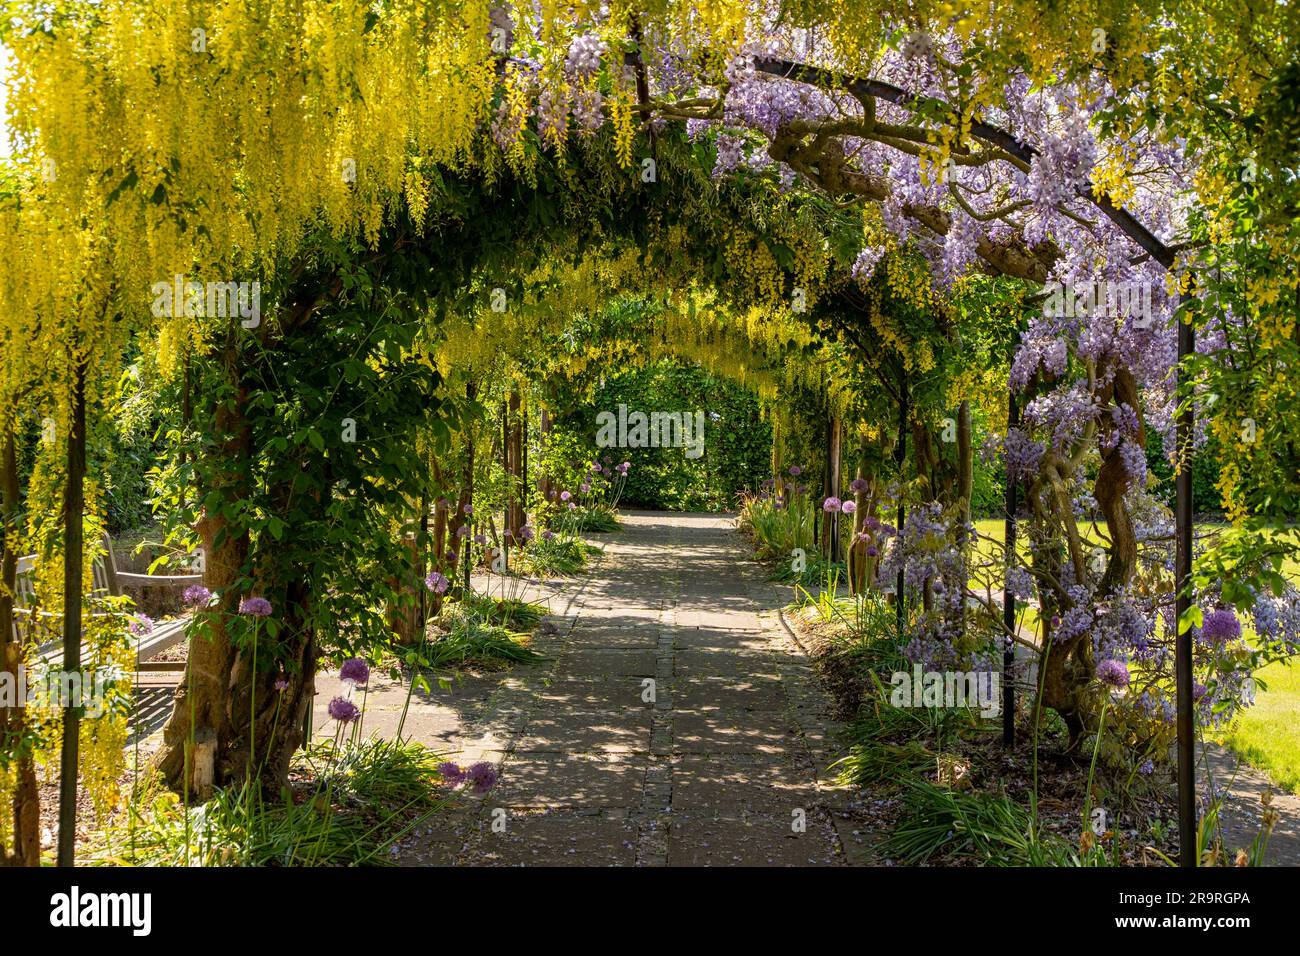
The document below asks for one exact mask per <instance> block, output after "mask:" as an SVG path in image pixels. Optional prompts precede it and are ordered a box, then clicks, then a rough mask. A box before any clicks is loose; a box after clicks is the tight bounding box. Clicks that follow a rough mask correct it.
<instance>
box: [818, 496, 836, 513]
mask: <svg viewBox="0 0 1300 956" xmlns="http://www.w3.org/2000/svg"><path fill="white" fill-rule="evenodd" d="M839 510H840V499H839V498H836V497H835V496H834V495H832V496H831V497H829V498H827V499H826V500H825V501H823V502H822V511H825V512H826V513H827V514H830V513H832V512H834V511H839Z"/></svg>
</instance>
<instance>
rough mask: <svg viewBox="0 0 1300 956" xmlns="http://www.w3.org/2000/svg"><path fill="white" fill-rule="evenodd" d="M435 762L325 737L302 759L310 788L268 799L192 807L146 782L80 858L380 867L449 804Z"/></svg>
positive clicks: (412, 752) (224, 797) (417, 752)
mask: <svg viewBox="0 0 1300 956" xmlns="http://www.w3.org/2000/svg"><path fill="white" fill-rule="evenodd" d="M438 762H439V755H438V754H437V753H436V752H434V751H432V750H429V749H427V748H425V747H424V746H422V745H421V744H417V743H410V742H403V741H383V740H378V739H373V740H369V741H366V742H364V743H361V744H359V745H357V746H356V747H347V748H344V749H341V750H339V749H336V748H335V746H334V745H333V744H321V745H318V746H316V747H313V748H312V749H310V750H308V751H302V752H300V753H299V754H298V756H297V758H296V770H297V771H298V772H299V773H302V774H307V775H310V777H311V778H312V784H311V786H310V788H309V789H307V790H306V791H305V792H298V793H292V792H290V791H286V792H285V793H284V794H282V795H281V798H282V799H281V800H279V801H271V800H268V799H265V798H264V797H263V796H262V795H261V793H260V792H258V791H257V789H256V788H254V787H249V786H245V787H242V788H240V789H238V790H233V789H228V790H218V791H216V793H215V794H214V795H213V797H212V799H211V800H209V801H208V802H207V803H205V804H203V805H201V806H196V807H189V808H186V807H185V806H184V804H182V803H181V801H180V800H179V798H177V796H176V795H175V794H173V793H171V792H170V791H167V790H164V789H163V788H162V787H161V786H160V785H159V784H158V783H157V782H147V783H145V784H144V785H142V786H141V787H139V788H138V789H137V791H136V792H135V793H134V794H133V796H132V799H131V801H130V803H129V804H128V805H127V808H126V811H125V815H124V816H123V818H121V819H119V820H116V821H114V822H113V823H112V824H110V825H109V826H107V827H103V828H100V829H99V830H97V831H96V833H95V835H94V840H93V844H92V846H91V847H90V848H89V849H88V850H87V851H86V852H85V854H84V855H83V857H82V858H83V859H84V860H85V862H87V863H89V864H91V865H99V866H123V865H129V866H375V865H384V864H386V863H389V862H390V861H391V856H390V854H389V848H390V847H391V846H392V845H393V843H394V842H395V841H396V840H398V839H399V838H401V837H402V836H404V835H405V834H406V833H409V832H410V831H411V830H412V829H413V828H414V827H415V826H417V825H419V824H420V823H422V822H423V821H424V820H426V819H428V817H429V816H430V815H432V814H435V813H437V812H438V811H439V810H441V809H442V808H443V807H445V806H446V799H445V796H444V795H443V793H442V792H441V791H440V790H439V788H438V785H439V776H438V771H437V766H438Z"/></svg>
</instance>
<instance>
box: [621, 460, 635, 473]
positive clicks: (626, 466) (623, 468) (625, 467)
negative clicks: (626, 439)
mask: <svg viewBox="0 0 1300 956" xmlns="http://www.w3.org/2000/svg"><path fill="white" fill-rule="evenodd" d="M631 467H632V463H631V462H630V461H625V462H621V463H620V464H619V466H618V473H619V474H620V475H624V476H626V475H627V470H628V469H629V468H631Z"/></svg>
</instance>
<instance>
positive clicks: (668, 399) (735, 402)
mask: <svg viewBox="0 0 1300 956" xmlns="http://www.w3.org/2000/svg"><path fill="white" fill-rule="evenodd" d="M620 404H624V405H626V406H627V407H628V410H629V412H631V411H643V412H645V413H646V414H649V413H650V412H652V411H659V412H684V413H686V414H689V415H694V413H695V412H696V411H702V412H704V445H703V455H702V456H700V457H698V458H690V457H687V455H686V449H683V448H610V449H608V450H602V449H598V448H597V447H596V443H595V439H596V415H597V414H598V413H599V412H602V411H610V412H614V413H615V414H617V412H618V406H619V405H620ZM557 426H558V427H559V428H560V429H561V430H563V431H564V432H565V433H566V434H567V436H568V438H567V439H566V441H567V444H566V447H568V448H575V447H581V448H582V449H584V451H583V455H582V457H583V458H584V459H585V460H589V461H590V460H599V461H602V462H605V463H612V464H618V463H619V462H620V461H630V462H631V465H632V467H631V469H630V470H629V472H628V478H627V486H626V488H625V490H624V492H623V500H624V502H625V503H626V504H627V505H629V506H631V507H638V508H651V509H661V510H670V511H719V510H729V509H731V508H733V507H735V504H736V500H737V496H738V495H739V493H740V492H741V491H742V490H744V489H746V488H754V487H757V485H758V484H759V482H761V481H762V480H763V477H764V476H765V475H766V474H767V471H768V468H769V459H770V457H771V445H772V431H771V426H770V425H769V424H768V423H767V422H765V421H763V419H762V414H761V410H760V406H759V402H758V399H757V398H756V397H755V396H754V395H753V393H752V392H750V391H749V390H748V389H745V388H743V387H741V386H739V385H735V384H733V383H731V382H728V381H726V380H724V379H722V378H719V377H718V376H715V375H712V374H710V373H708V372H706V371H705V370H703V369H702V368H700V367H699V366H697V365H694V364H692V363H689V362H684V361H672V360H668V359H663V360H660V361H657V362H654V363H651V364H649V365H647V366H645V367H644V368H638V369H634V370H632V371H629V372H625V373H622V374H619V375H616V376H613V377H611V378H607V379H606V381H605V386H604V388H603V389H600V390H598V391H597V393H596V400H595V402H594V403H593V404H591V405H586V404H584V405H582V406H580V407H578V408H575V409H574V410H573V411H572V412H570V413H569V414H567V415H566V416H564V417H563V418H562V419H560V420H559V421H558V422H557ZM584 527H586V528H587V529H588V530H598V529H597V528H595V527H593V526H591V525H584Z"/></svg>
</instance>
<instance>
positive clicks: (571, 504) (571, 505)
mask: <svg viewBox="0 0 1300 956" xmlns="http://www.w3.org/2000/svg"><path fill="white" fill-rule="evenodd" d="M577 508H578V505H577V503H576V502H573V501H570V502H569V510H570V511H576V510H577Z"/></svg>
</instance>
